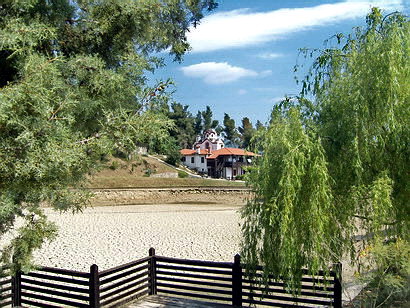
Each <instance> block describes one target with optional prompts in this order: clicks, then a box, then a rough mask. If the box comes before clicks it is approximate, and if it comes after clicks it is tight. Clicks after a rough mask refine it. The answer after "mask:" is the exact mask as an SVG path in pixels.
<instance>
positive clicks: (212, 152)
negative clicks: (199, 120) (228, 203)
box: [180, 129, 255, 179]
mask: <svg viewBox="0 0 410 308" xmlns="http://www.w3.org/2000/svg"><path fill="white" fill-rule="evenodd" d="M180 153H181V155H182V158H181V161H182V163H183V164H184V165H185V166H187V167H188V168H190V169H193V170H196V171H197V172H198V173H201V174H207V175H209V176H212V177H216V178H226V179H235V178H236V177H237V176H241V175H243V174H244V172H245V171H244V169H243V167H244V166H247V165H249V164H251V162H252V157H253V156H255V154H254V153H252V152H247V151H245V150H242V149H237V148H225V145H224V142H223V140H222V139H221V138H220V137H219V136H218V134H217V133H216V131H215V130H214V129H208V130H206V131H205V132H204V134H203V135H202V137H201V136H198V137H197V140H196V142H195V143H194V145H193V148H192V149H183V150H181V151H180Z"/></svg>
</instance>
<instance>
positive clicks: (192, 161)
mask: <svg viewBox="0 0 410 308" xmlns="http://www.w3.org/2000/svg"><path fill="white" fill-rule="evenodd" d="M191 164H195V157H193V156H192V157H191Z"/></svg>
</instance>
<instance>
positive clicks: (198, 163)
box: [182, 154, 208, 173]
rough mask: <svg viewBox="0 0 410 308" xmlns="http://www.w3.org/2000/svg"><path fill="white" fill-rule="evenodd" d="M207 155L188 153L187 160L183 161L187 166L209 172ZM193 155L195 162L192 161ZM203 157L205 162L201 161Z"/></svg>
mask: <svg viewBox="0 0 410 308" xmlns="http://www.w3.org/2000/svg"><path fill="white" fill-rule="evenodd" d="M205 156H206V155H199V154H195V155H186V156H185V161H184V162H182V163H183V164H184V165H185V166H187V167H188V168H190V169H196V170H198V172H205V173H207V172H208V167H207V165H206V157H205ZM192 157H193V158H194V163H192V162H191V159H192ZM201 157H203V158H204V162H203V163H202V162H201Z"/></svg>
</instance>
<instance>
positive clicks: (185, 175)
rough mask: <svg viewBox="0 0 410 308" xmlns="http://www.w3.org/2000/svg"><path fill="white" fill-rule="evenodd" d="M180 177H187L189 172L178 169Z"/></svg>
mask: <svg viewBox="0 0 410 308" xmlns="http://www.w3.org/2000/svg"><path fill="white" fill-rule="evenodd" d="M178 177H179V178H181V179H184V178H187V177H188V173H186V172H185V171H181V170H178Z"/></svg>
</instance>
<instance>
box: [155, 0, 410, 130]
mask: <svg viewBox="0 0 410 308" xmlns="http://www.w3.org/2000/svg"><path fill="white" fill-rule="evenodd" d="M218 2H219V7H218V9H216V10H215V11H213V12H212V13H211V14H208V15H207V16H206V17H205V18H204V19H203V20H202V21H201V24H200V25H199V26H198V27H197V28H195V29H191V31H190V33H188V40H189V42H190V44H191V46H192V50H191V51H190V52H189V54H187V55H186V56H185V57H184V61H183V62H182V63H175V62H173V61H172V59H171V58H167V57H166V63H167V66H166V68H164V69H161V70H159V71H157V72H156V73H155V75H154V76H153V78H152V79H153V80H155V79H161V78H162V79H165V78H167V77H171V78H172V79H173V80H174V81H175V83H176V93H175V96H174V97H175V99H176V100H177V101H178V102H180V103H182V104H184V105H189V106H190V111H191V112H192V113H193V114H194V115H195V114H196V112H197V111H198V110H203V109H205V106H206V105H209V106H211V108H212V110H213V111H214V118H216V119H218V120H220V121H222V119H223V116H224V113H225V112H226V113H228V114H229V115H230V116H231V117H233V118H234V119H235V120H236V122H237V123H236V124H237V125H239V124H240V120H241V119H242V118H243V117H245V116H247V117H249V118H250V119H251V121H252V122H253V123H255V122H256V120H261V121H262V122H266V121H267V120H268V118H269V114H270V111H271V109H272V106H273V105H274V104H275V103H276V102H277V101H278V100H280V99H281V98H282V97H284V96H285V95H294V94H297V93H298V92H299V90H300V87H299V86H298V85H296V83H295V80H294V77H295V75H294V73H293V67H294V65H295V64H296V63H304V59H303V58H302V57H298V53H299V48H305V47H306V48H312V49H313V48H323V47H324V41H325V40H326V39H328V38H330V37H331V36H332V35H334V34H337V33H345V34H348V33H350V32H351V31H352V28H353V27H355V26H363V25H364V23H365V16H366V14H367V13H368V12H369V11H370V8H371V7H373V6H378V7H380V8H382V9H383V11H384V12H385V13H389V12H392V11H397V10H398V11H402V12H404V13H406V14H409V12H410V0H374V1H372V0H368V1H365V0H361V1H359V0H358V1H356V0H346V1H342V0H339V1H332V0H292V1H291V0H288V1H280V0H247V1H245V0H219V1H218Z"/></svg>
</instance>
